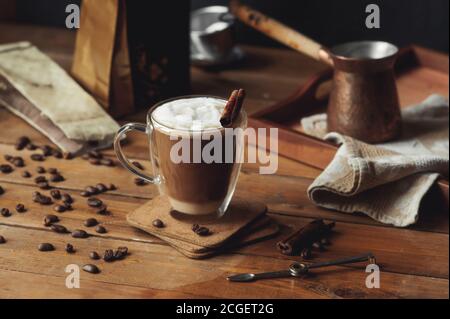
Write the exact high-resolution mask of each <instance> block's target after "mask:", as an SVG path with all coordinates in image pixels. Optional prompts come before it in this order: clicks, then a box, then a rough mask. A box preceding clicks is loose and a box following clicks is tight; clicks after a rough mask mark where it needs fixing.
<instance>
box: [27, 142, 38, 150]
mask: <svg viewBox="0 0 450 319" xmlns="http://www.w3.org/2000/svg"><path fill="white" fill-rule="evenodd" d="M26 148H27V150H29V151H35V150H36V149H37V146H36V145H34V144H33V143H29V144H28V145H27V147H26Z"/></svg>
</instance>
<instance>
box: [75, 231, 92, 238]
mask: <svg viewBox="0 0 450 319" xmlns="http://www.w3.org/2000/svg"><path fill="white" fill-rule="evenodd" d="M72 237H73V238H87V237H89V234H88V233H87V232H85V231H84V230H82V229H76V230H74V231H73V232H72Z"/></svg>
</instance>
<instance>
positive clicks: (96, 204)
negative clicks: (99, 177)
mask: <svg viewBox="0 0 450 319" xmlns="http://www.w3.org/2000/svg"><path fill="white" fill-rule="evenodd" d="M87 204H88V205H89V206H90V207H92V208H99V207H101V206H102V205H103V202H102V201H101V200H100V199H98V198H95V197H91V198H89V199H88V200H87Z"/></svg>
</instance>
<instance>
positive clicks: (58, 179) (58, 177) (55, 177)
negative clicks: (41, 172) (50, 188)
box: [50, 174, 64, 183]
mask: <svg viewBox="0 0 450 319" xmlns="http://www.w3.org/2000/svg"><path fill="white" fill-rule="evenodd" d="M50 181H51V182H54V183H59V182H63V181H64V177H63V176H62V175H60V174H53V175H52V176H51V177H50Z"/></svg>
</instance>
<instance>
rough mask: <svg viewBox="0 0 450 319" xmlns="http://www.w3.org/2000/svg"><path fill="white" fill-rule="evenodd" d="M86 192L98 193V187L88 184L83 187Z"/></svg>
mask: <svg viewBox="0 0 450 319" xmlns="http://www.w3.org/2000/svg"><path fill="white" fill-rule="evenodd" d="M84 190H85V191H86V192H88V193H89V194H91V195H96V194H98V189H97V188H95V187H94V186H88V187H86V188H85V189H84Z"/></svg>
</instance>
